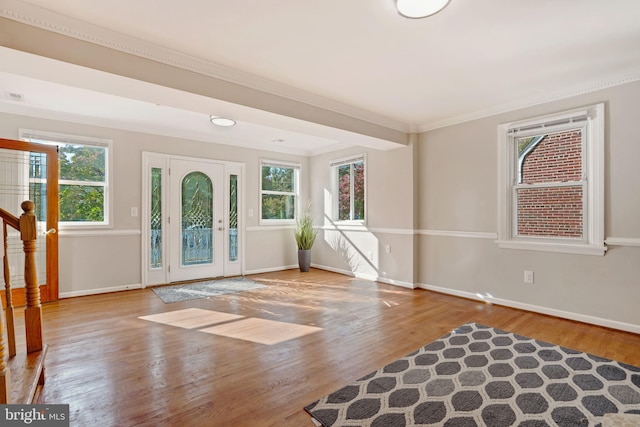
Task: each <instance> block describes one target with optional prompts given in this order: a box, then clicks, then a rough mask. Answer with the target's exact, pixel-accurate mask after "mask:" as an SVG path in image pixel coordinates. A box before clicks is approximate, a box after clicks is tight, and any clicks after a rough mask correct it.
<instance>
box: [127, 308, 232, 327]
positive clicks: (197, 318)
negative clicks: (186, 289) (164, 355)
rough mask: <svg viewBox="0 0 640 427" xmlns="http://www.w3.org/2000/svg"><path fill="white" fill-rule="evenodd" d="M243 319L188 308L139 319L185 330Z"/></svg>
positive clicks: (227, 314) (226, 314)
mask: <svg viewBox="0 0 640 427" xmlns="http://www.w3.org/2000/svg"><path fill="white" fill-rule="evenodd" d="M242 318H244V316H239V315H237V314H229V313H221V312H218V311H211V310H203V309H201V308H186V309H184V310H176V311H169V312H167V313H158V314H152V315H149V316H140V317H139V319H142V320H149V321H151V322H156V323H162V324H164V325H171V326H177V327H178V328H185V329H197V328H202V327H205V326H211V325H216V324H218V323H224V322H229V321H231V320H237V319H242Z"/></svg>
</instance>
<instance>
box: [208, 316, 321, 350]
mask: <svg viewBox="0 0 640 427" xmlns="http://www.w3.org/2000/svg"><path fill="white" fill-rule="evenodd" d="M321 330H322V328H316V327H314V326H306V325H296V324H293V323H285V322H276V321H275V320H266V319H256V318H249V319H243V320H238V321H235V322H230V323H225V324H224V325H217V326H211V327H209V328H204V329H200V331H201V332H206V333H208V334H214V335H221V336H223V337H229V338H236V339H240V340H244V341H251V342H256V343H259V344H266V345H273V344H278V343H281V342H283V341H288V340H291V339H294V338H300V337H303V336H305V335H309V334H312V333H314V332H318V331H321Z"/></svg>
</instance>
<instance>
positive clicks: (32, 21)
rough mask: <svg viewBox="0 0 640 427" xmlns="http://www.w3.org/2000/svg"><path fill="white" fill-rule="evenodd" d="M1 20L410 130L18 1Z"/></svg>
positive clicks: (10, 1) (2, 11)
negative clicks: (4, 19)
mask: <svg viewBox="0 0 640 427" xmlns="http://www.w3.org/2000/svg"><path fill="white" fill-rule="evenodd" d="M0 16H1V17H4V18H7V19H10V20H13V21H17V22H20V23H23V24H26V25H30V26H33V27H37V28H40V29H43V30H47V31H52V32H55V33H58V34H62V35H64V36H68V37H72V38H75V39H78V40H83V41H86V42H89V43H93V44H96V45H100V46H103V47H107V48H109V49H113V50H117V51H120V52H124V53H128V54H131V55H135V56H138V57H142V58H145V59H149V60H153V61H156V62H160V63H163V64H166V65H170V66H173V67H177V68H181V69H184V70H188V71H192V72H196V73H199V74H203V75H206V76H209V77H212V78H215V79H219V80H224V81H227V82H229V83H234V84H238V85H241V86H245V87H248V88H251V89H255V90H259V91H261V92H265V93H269V94H271V95H275V96H280V97H283V98H286V99H289V100H292V101H297V102H301V103H304V104H308V105H312V106H314V107H318V108H322V109H325V110H329V111H332V112H334V113H338V114H342V115H345V116H349V117H352V118H354V119H359V120H363V121H366V122H370V123H373V124H376V125H379V126H383V127H386V128H389V129H393V130H396V131H399V132H405V133H407V132H409V131H410V126H409V124H407V123H403V122H400V121H398V120H394V119H391V118H389V117H385V116H382V115H380V114H377V113H374V112H371V111H367V110H363V109H361V108H357V107H354V106H351V105H348V104H345V103H342V102H338V101H335V100H333V99H329V98H326V97H323V96H320V95H317V94H314V93H312V92H307V91H304V90H302V89H298V88H294V87H291V86H287V85H284V84H282V83H278V82H275V81H273V80H269V79H265V78H262V77H259V76H256V75H254V74H251V73H246V72H243V71H240V70H237V69H234V68H230V67H227V66H224V65H221V64H217V63H215V62H211V61H206V60H203V59H201V58H197V57H194V56H191V55H187V54H184V53H181V52H178V51H175V50H172V49H168V48H165V47H162V46H159V45H156V44H153V43H150V42H147V41H144V40H141V39H137V38H135V37H131V36H127V35H124V34H120V33H117V32H114V31H111V30H108V29H106V28H103V27H100V26H97V25H93V24H89V23H87V22H83V21H80V20H77V19H74V18H70V17H68V16H65V15H62V14H59V13H56V12H53V11H50V10H47V9H43V8H40V7H38V6H35V5H32V4H29V3H25V2H22V1H19V0H3V1H2V4H1V5H0Z"/></svg>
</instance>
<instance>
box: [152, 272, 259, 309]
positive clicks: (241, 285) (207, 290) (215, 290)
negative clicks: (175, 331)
mask: <svg viewBox="0 0 640 427" xmlns="http://www.w3.org/2000/svg"><path fill="white" fill-rule="evenodd" d="M261 288H266V286H265V285H261V284H259V283H256V282H254V281H253V280H250V279H245V278H244V277H233V278H230V279H219V280H208V281H206V282H196V283H188V284H184V285H170V286H156V287H154V288H151V290H152V291H153V292H154V293H155V294H156V295H157V296H158V297H159V298H160V299H161V300H162V302H164V303H165V304H169V303H172V302H182V301H190V300H194V299H200V298H209V297H215V296H218V295H225V294H232V293H236V292H242V291H250V290H254V289H261Z"/></svg>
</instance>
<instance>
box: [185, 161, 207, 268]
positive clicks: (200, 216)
mask: <svg viewBox="0 0 640 427" xmlns="http://www.w3.org/2000/svg"><path fill="white" fill-rule="evenodd" d="M181 193H182V200H181V203H182V205H181V206H182V209H181V233H182V256H181V262H180V263H181V264H182V265H184V266H189V265H198V264H210V263H212V262H214V259H213V254H214V241H213V217H214V215H213V203H214V202H213V199H214V195H213V183H212V182H211V179H210V178H209V177H208V176H207V175H206V174H204V173H202V172H191V173H189V174H187V175H186V176H185V177H184V178H183V179H182V191H181Z"/></svg>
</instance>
